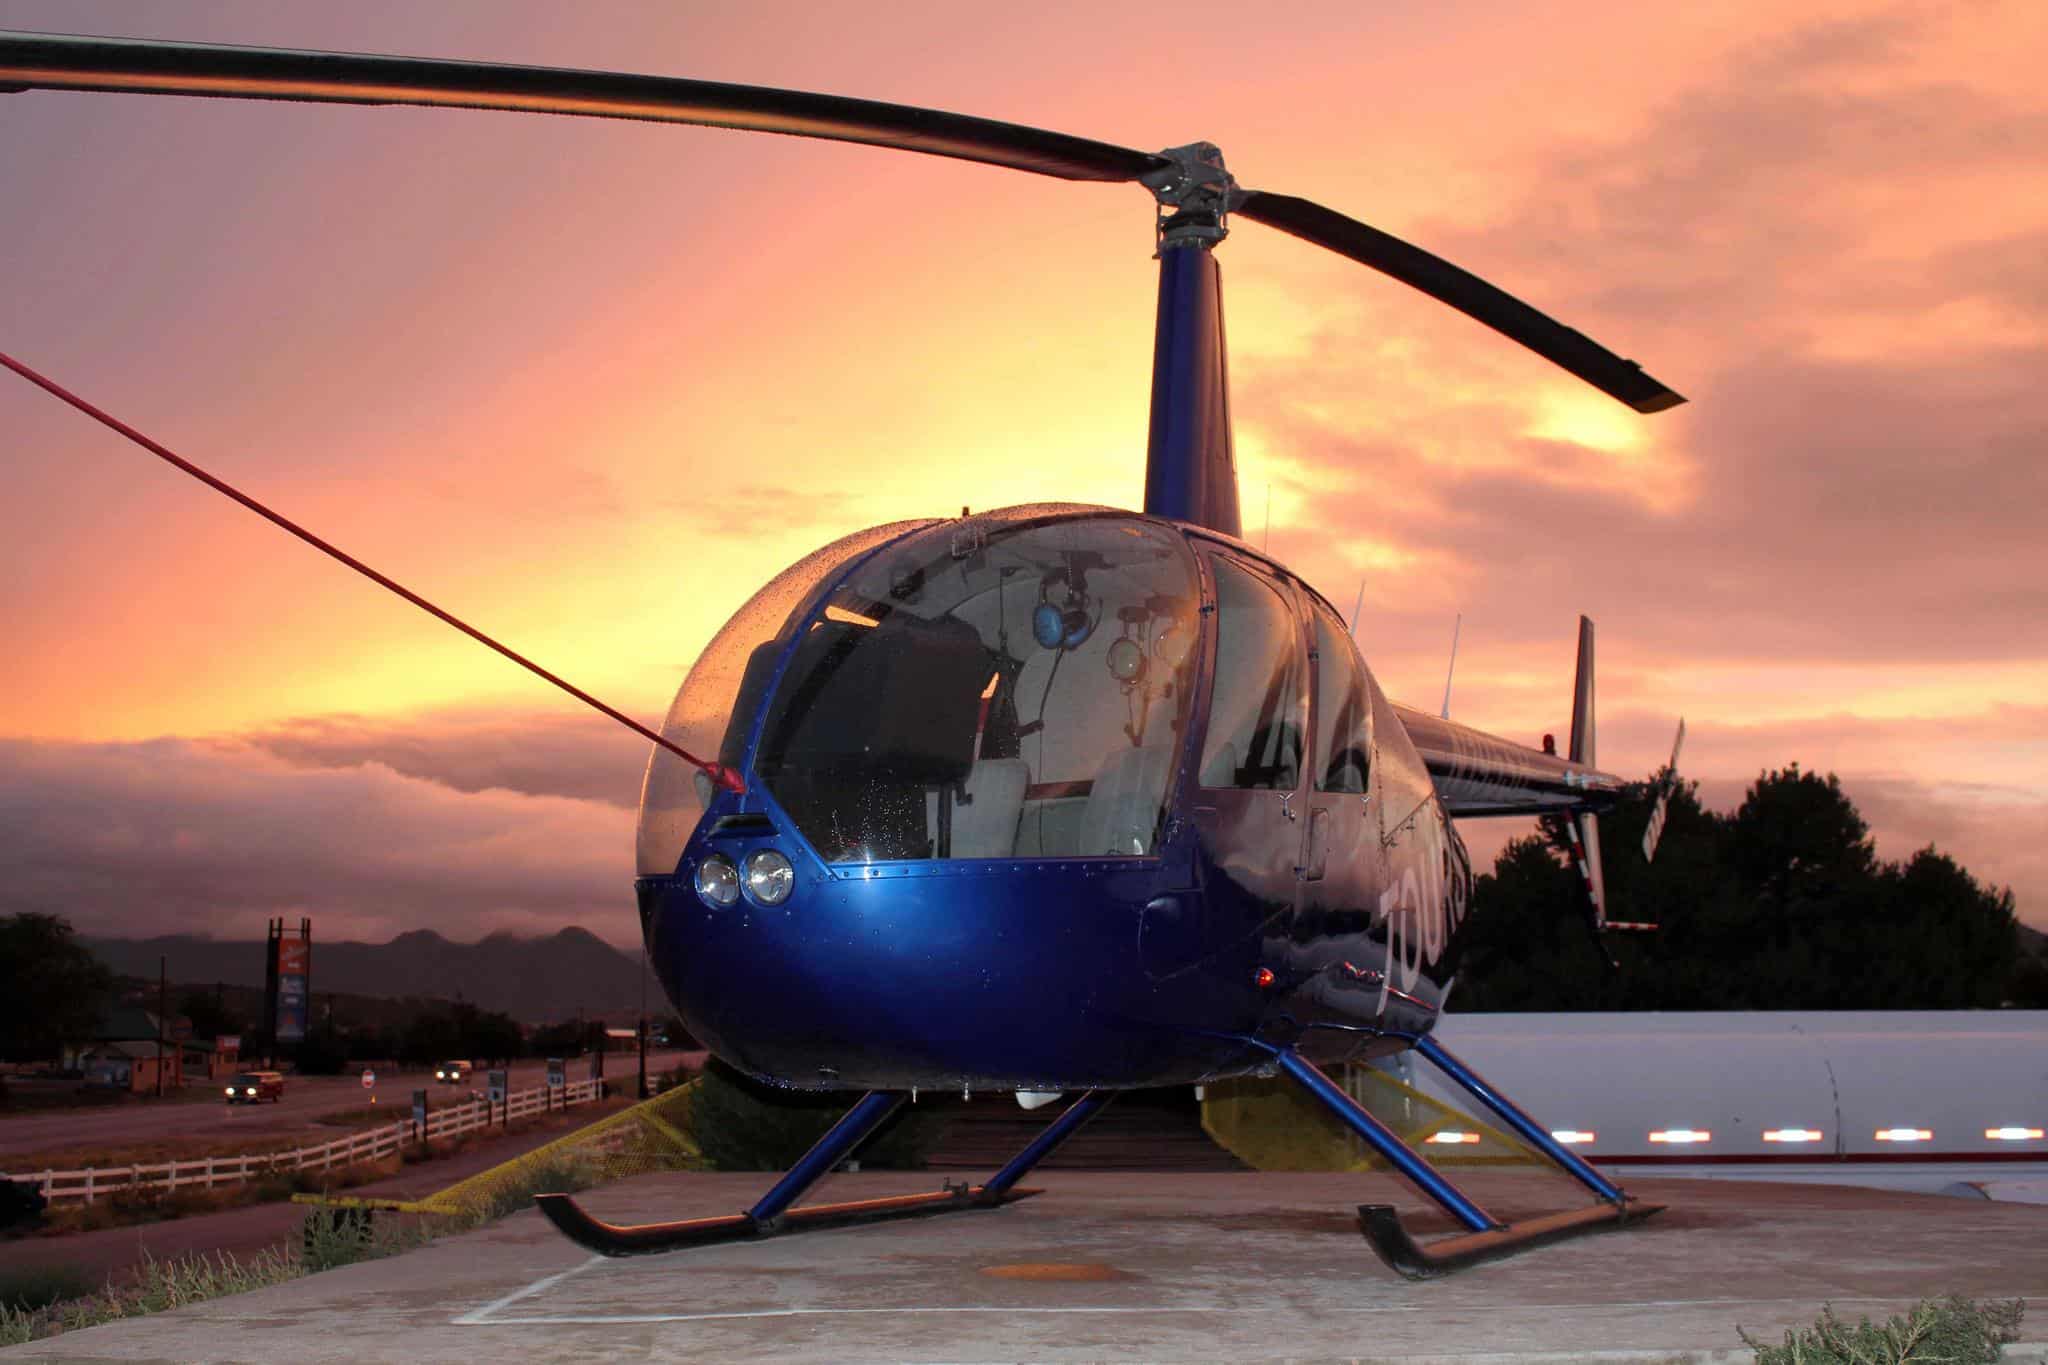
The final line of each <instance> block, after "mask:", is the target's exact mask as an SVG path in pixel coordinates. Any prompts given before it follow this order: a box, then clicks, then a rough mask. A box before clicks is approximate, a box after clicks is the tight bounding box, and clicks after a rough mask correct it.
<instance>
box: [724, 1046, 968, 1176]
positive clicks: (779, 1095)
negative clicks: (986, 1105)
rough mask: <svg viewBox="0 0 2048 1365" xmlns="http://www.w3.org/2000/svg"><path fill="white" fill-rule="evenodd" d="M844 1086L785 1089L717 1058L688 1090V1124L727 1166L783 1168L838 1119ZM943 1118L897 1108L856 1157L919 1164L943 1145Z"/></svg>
mask: <svg viewBox="0 0 2048 1365" xmlns="http://www.w3.org/2000/svg"><path fill="white" fill-rule="evenodd" d="M847 1107H848V1096H846V1095H845V1094H843V1093H839V1094H832V1093H825V1094H819V1093H816V1092H812V1091H802V1090H780V1089H777V1088H775V1087H773V1086H768V1085H763V1084H762V1083H760V1082H759V1081H755V1080H751V1079H749V1078H747V1077H745V1076H743V1075H741V1074H740V1073H739V1072H737V1071H735V1070H733V1069H732V1068H731V1067H729V1066H727V1065H726V1064H725V1063H724V1062H721V1061H718V1060H716V1059H714V1060H713V1061H712V1062H711V1064H710V1065H709V1066H707V1067H705V1068H704V1075H703V1077H702V1078H701V1079H700V1080H699V1081H698V1083H697V1086H696V1088H695V1089H694V1090H692V1091H691V1092H690V1095H689V1102H688V1104H687V1106H686V1107H685V1109H684V1111H683V1118H684V1122H685V1126H686V1127H687V1128H688V1130H689V1134H690V1137H691V1138H692V1140H694V1141H695V1142H696V1144H697V1148H698V1150H699V1151H701V1152H702V1153H703V1154H704V1158H705V1160H707V1161H709V1162H710V1163H711V1165H712V1166H713V1167H714V1168H715V1169H717V1170H721V1171H784V1170H788V1169H789V1168H790V1167H791V1166H792V1165H794V1164H795V1163H796V1161H797V1159H798V1158H800V1157H802V1156H803V1154H804V1153H805V1152H807V1151H809V1150H810V1149H811V1146H812V1144H814V1143H815V1142H817V1140H818V1139H819V1138H821V1137H823V1136H824V1135H825V1130H826V1129H828V1128H830V1127H831V1126H832V1125H833V1124H834V1123H836V1122H838V1121H839V1116H840V1115H842V1114H844V1113H845V1112H846V1110H847ZM944 1128H945V1120H944V1119H943V1118H942V1117H940V1116H938V1115H936V1114H933V1113H930V1112H929V1111H926V1112H919V1111H915V1110H912V1109H909V1108H907V1107H906V1108H904V1109H901V1110H899V1111H897V1113H896V1115H895V1116H894V1117H893V1118H891V1119H890V1120H889V1122H887V1123H886V1124H884V1125H882V1128H881V1131H879V1132H878V1133H876V1134H875V1135H874V1136H873V1137H871V1138H869V1139H868V1141H867V1142H866V1143H864V1144H863V1145H862V1146H861V1147H860V1148H859V1149H858V1150H857V1151H856V1152H855V1156H856V1157H857V1158H858V1159H859V1161H860V1162H861V1164H862V1165H864V1166H879V1167H887V1168H894V1169H898V1170H916V1169H918V1168H920V1167H922V1166H923V1165H924V1162H925V1158H926V1157H927V1156H928V1155H930V1153H931V1150H932V1148H933V1147H935V1146H936V1145H937V1144H938V1140H939V1136H940V1134H941V1133H942V1132H943V1131H944Z"/></svg>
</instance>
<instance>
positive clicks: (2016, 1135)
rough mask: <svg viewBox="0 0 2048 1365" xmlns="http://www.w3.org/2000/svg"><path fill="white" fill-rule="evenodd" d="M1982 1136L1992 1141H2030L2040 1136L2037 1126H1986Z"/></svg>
mask: <svg viewBox="0 0 2048 1365" xmlns="http://www.w3.org/2000/svg"><path fill="white" fill-rule="evenodd" d="M1984 1136H1985V1137H1988V1138H1990V1139H1991V1140H1992V1141H1993V1142H2032V1141H2035V1140H2036V1139H2038V1138H2039V1137H2040V1136H2041V1130H2040V1129H2039V1128H1986V1129H1985V1130H1984Z"/></svg>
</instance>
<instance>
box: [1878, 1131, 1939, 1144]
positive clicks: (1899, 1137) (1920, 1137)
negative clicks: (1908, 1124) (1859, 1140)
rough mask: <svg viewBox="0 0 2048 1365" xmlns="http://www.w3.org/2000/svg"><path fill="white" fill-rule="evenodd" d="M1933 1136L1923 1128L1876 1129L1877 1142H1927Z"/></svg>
mask: <svg viewBox="0 0 2048 1365" xmlns="http://www.w3.org/2000/svg"><path fill="white" fill-rule="evenodd" d="M1933 1137H1934V1134H1933V1133H1932V1132H1930V1131H1929V1130H1927V1129H1925V1128H1880V1129H1878V1130H1877V1140H1878V1141H1879V1142H1928V1141H1931V1140H1932V1139H1933Z"/></svg>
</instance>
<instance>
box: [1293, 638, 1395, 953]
mask: <svg viewBox="0 0 2048 1365" xmlns="http://www.w3.org/2000/svg"><path fill="white" fill-rule="evenodd" d="M1308 617H1309V621H1308V629H1309V632H1310V636H1311V638H1312V640H1313V641H1314V644H1313V648H1312V653H1311V656H1310V657H1311V660H1312V664H1313V667H1312V673H1313V676H1314V680H1315V688H1314V705H1313V708H1312V714H1313V718H1314V726H1313V730H1312V734H1313V740H1312V743H1311V746H1310V759H1309V763H1308V773H1307V780H1308V787H1309V792H1308V796H1307V798H1306V799H1307V805H1308V825H1309V828H1308V845H1307V851H1306V853H1305V854H1304V856H1303V859H1302V883H1303V891H1302V903H1303V908H1305V909H1312V910H1317V911H1322V912H1324V913H1325V914H1326V915H1327V914H1338V915H1342V914H1345V913H1346V912H1359V913H1366V912H1369V911H1370V910H1371V908H1372V903H1373V888H1374V886H1375V885H1376V884H1377V874H1378V865H1379V861H1380V858H1379V849H1378V847H1377V844H1378V840H1377V839H1376V838H1375V837H1373V834H1372V828H1371V822H1370V821H1369V820H1368V818H1367V809H1368V795H1367V794H1368V793H1369V792H1370V790H1371V772H1372V756H1373V734H1372V705H1371V694H1370V690H1369V689H1368V687H1367V685H1366V674H1365V667H1364V664H1363V663H1362V662H1361V661H1360V659H1359V657H1358V653H1357V650H1356V649H1355V648H1354V647H1353V645H1352V642H1351V632H1350V631H1348V630H1346V629H1345V627H1344V623H1343V622H1342V621H1341V620H1339V619H1338V618H1337V614H1336V613H1335V612H1333V611H1331V610H1330V608H1329V607H1328V606H1326V605H1324V604H1323V603H1322V602H1320V601H1312V602H1311V603H1310V604H1309V611H1308ZM1326 927H1327V926H1326Z"/></svg>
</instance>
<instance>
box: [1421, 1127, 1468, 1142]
mask: <svg viewBox="0 0 2048 1365" xmlns="http://www.w3.org/2000/svg"><path fill="white" fill-rule="evenodd" d="M1477 1141H1479V1134H1477V1133H1460V1132H1456V1131H1452V1130H1446V1131H1444V1132H1441V1133H1431V1134H1430V1135H1429V1136H1428V1137H1426V1138H1424V1139H1423V1142H1424V1143H1431V1142H1437V1143H1448V1144H1450V1145H1452V1146H1456V1145H1457V1144H1459V1143H1462V1142H1477Z"/></svg>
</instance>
